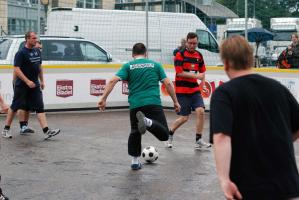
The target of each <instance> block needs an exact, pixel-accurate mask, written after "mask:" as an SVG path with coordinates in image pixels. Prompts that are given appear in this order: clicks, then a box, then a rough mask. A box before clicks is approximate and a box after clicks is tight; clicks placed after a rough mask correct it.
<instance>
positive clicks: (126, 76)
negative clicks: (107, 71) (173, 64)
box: [116, 58, 166, 109]
mask: <svg viewBox="0 0 299 200" xmlns="http://www.w3.org/2000/svg"><path fill="white" fill-rule="evenodd" d="M116 76H118V77H120V79H121V80H122V81H128V83H129V104H130V109H133V108H138V107H141V106H146V105H161V99H160V89H159V81H162V80H163V79H165V78H166V74H165V72H164V69H163V68H162V66H161V64H159V63H157V62H154V61H152V60H148V59H145V58H138V59H135V60H134V61H131V62H128V63H126V64H124V65H123V66H122V67H121V69H120V70H119V71H118V72H117V73H116Z"/></svg>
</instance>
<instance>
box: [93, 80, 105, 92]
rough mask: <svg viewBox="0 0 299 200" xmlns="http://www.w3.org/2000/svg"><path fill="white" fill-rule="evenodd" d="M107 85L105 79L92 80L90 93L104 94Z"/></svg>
mask: <svg viewBox="0 0 299 200" xmlns="http://www.w3.org/2000/svg"><path fill="white" fill-rule="evenodd" d="M105 86H106V80H105V79H92V80H90V95H93V96H100V95H103V93H104V90H105Z"/></svg>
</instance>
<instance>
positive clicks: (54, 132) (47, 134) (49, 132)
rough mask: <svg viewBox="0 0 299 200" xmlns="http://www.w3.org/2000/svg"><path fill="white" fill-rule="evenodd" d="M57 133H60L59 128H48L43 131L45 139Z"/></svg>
mask: <svg viewBox="0 0 299 200" xmlns="http://www.w3.org/2000/svg"><path fill="white" fill-rule="evenodd" d="M58 133H60V129H49V130H48V131H47V132H46V133H45V135H46V136H45V140H47V139H49V138H51V137H53V136H55V135H57V134H58Z"/></svg>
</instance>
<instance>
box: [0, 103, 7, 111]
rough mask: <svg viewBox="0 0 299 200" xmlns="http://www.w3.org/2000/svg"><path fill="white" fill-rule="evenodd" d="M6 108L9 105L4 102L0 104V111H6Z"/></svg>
mask: <svg viewBox="0 0 299 200" xmlns="http://www.w3.org/2000/svg"><path fill="white" fill-rule="evenodd" d="M8 109H9V106H8V105H7V104H6V103H4V104H2V105H0V113H7V112H8Z"/></svg>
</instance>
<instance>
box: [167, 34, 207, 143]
mask: <svg viewBox="0 0 299 200" xmlns="http://www.w3.org/2000/svg"><path fill="white" fill-rule="evenodd" d="M186 45H187V47H186V49H182V50H181V51H179V52H177V54H176V55H175V59H174V66H175V72H176V76H175V92H176V95H177V98H178V101H179V103H180V105H181V111H180V112H179V113H178V115H180V117H179V118H178V119H176V120H175V121H174V123H173V124H172V125H171V127H170V131H169V139H168V142H166V145H167V147H169V148H172V141H173V134H174V132H175V131H176V130H177V129H178V128H179V127H180V126H182V125H183V124H184V123H185V122H187V121H188V119H189V115H190V114H191V111H192V110H193V111H195V112H196V133H195V139H196V140H195V149H207V148H210V147H211V144H209V143H206V142H204V141H203V138H202V132H203V125H204V113H205V108H204V102H203V99H202V96H201V94H200V89H199V85H198V83H197V81H198V80H201V82H202V83H204V82H205V71H206V67H205V63H204V60H203V56H202V55H201V53H200V52H199V51H197V50H196V47H197V45H198V36H197V34H196V33H192V32H190V33H188V35H187V44H186ZM203 85H204V84H203Z"/></svg>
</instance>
